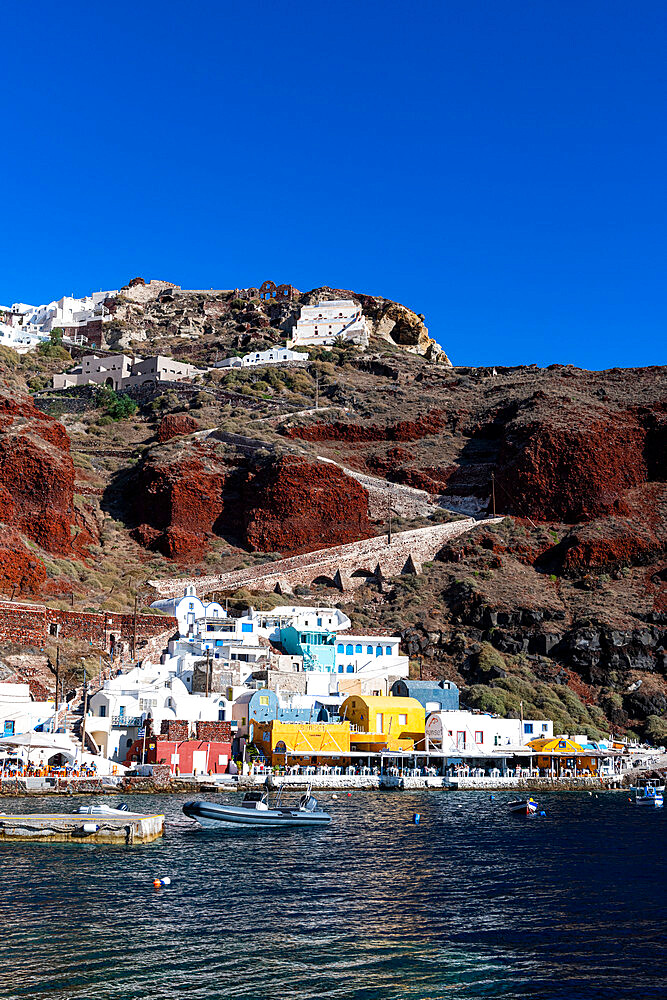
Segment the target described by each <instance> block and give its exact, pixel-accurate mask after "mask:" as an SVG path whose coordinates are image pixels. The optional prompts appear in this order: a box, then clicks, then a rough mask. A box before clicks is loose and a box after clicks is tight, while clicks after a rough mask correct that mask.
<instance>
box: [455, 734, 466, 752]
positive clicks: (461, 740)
mask: <svg viewBox="0 0 667 1000" xmlns="http://www.w3.org/2000/svg"><path fill="white" fill-rule="evenodd" d="M456 746H457V748H458V749H459V750H465V746H466V734H465V732H462V731H461V730H459V731H458V732H457V734H456Z"/></svg>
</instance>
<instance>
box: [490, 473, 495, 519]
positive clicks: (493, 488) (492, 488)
mask: <svg viewBox="0 0 667 1000" xmlns="http://www.w3.org/2000/svg"><path fill="white" fill-rule="evenodd" d="M491 509H492V510H493V516H494V517H495V516H496V477H495V475H494V474H493V472H492V473H491Z"/></svg>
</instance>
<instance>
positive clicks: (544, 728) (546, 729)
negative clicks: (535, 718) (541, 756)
mask: <svg viewBox="0 0 667 1000" xmlns="http://www.w3.org/2000/svg"><path fill="white" fill-rule="evenodd" d="M548 731H549V726H548V724H547V723H546V722H543V723H542V732H543V733H546V732H548Z"/></svg>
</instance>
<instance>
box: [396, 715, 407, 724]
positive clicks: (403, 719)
mask: <svg viewBox="0 0 667 1000" xmlns="http://www.w3.org/2000/svg"><path fill="white" fill-rule="evenodd" d="M398 724H399V726H407V724H408V717H407V715H399V717H398Z"/></svg>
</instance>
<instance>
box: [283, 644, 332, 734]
mask: <svg viewBox="0 0 667 1000" xmlns="http://www.w3.org/2000/svg"><path fill="white" fill-rule="evenodd" d="M280 643H281V645H282V647H283V649H284V650H285V652H286V653H289V654H290V655H291V656H303V669H304V670H326V671H328V672H329V673H333V671H334V661H335V655H336V653H335V650H336V634H335V633H334V632H329V631H327V629H324V628H323V629H321V630H319V629H301V628H295V627H294V626H293V625H287V626H285V627H284V628H281V629H280ZM295 721H300V720H295Z"/></svg>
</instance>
